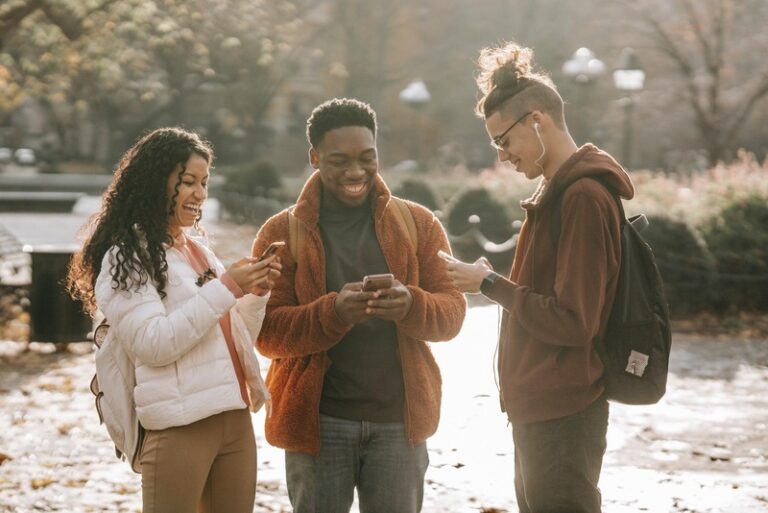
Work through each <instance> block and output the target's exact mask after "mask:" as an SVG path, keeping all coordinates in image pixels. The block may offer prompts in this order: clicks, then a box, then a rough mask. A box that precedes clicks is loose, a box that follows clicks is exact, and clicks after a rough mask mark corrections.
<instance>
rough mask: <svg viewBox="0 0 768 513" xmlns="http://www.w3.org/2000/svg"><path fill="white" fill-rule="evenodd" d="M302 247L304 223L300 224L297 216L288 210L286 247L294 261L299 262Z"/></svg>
mask: <svg viewBox="0 0 768 513" xmlns="http://www.w3.org/2000/svg"><path fill="white" fill-rule="evenodd" d="M303 247H304V225H303V224H301V222H300V221H299V218H298V217H296V216H295V215H294V214H293V211H292V210H290V211H288V249H289V250H290V252H291V257H292V258H293V261H294V262H296V263H298V262H299V253H301V250H302V249H303Z"/></svg>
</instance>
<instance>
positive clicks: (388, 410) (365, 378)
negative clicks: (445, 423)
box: [319, 203, 404, 422]
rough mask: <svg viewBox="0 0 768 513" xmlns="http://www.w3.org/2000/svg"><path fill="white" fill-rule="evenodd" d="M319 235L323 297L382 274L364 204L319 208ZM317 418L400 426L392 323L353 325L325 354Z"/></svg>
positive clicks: (400, 381) (381, 260) (400, 401)
mask: <svg viewBox="0 0 768 513" xmlns="http://www.w3.org/2000/svg"><path fill="white" fill-rule="evenodd" d="M319 226H320V233H321V234H322V237H323V246H324V247H325V275H326V289H327V291H328V292H332V291H333V292H338V291H340V290H341V288H342V287H343V286H344V285H345V284H346V283H350V282H356V281H362V279H363V276H365V275H366V274H380V273H388V272H389V268H388V267H387V262H386V260H385V259H384V254H383V253H382V251H381V246H380V245H379V240H378V239H377V238H376V231H375V226H374V222H373V213H372V211H371V206H370V203H366V204H365V205H363V206H361V207H358V208H346V207H335V208H333V209H331V208H327V207H325V206H324V207H323V208H322V209H321V211H320V222H319ZM328 356H329V357H330V359H331V362H332V364H331V367H330V368H329V369H328V372H327V373H326V375H325V380H324V382H323V394H322V397H321V399H320V412H321V413H323V414H325V415H330V416H333V417H339V418H343V419H349V420H368V421H372V422H402V420H403V401H404V398H403V395H404V391H403V371H402V368H401V366H400V359H399V352H398V348H397V331H396V327H395V323H394V322H392V321H386V320H383V319H379V318H371V319H368V320H366V321H363V322H361V323H358V324H356V325H355V326H354V327H353V328H352V329H351V330H350V331H349V332H348V333H347V334H346V335H345V336H344V338H342V339H341V341H339V343H338V344H336V345H335V346H333V347H332V348H331V349H330V350H329V351H328Z"/></svg>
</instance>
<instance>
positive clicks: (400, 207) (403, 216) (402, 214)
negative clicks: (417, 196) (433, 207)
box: [392, 196, 419, 252]
mask: <svg viewBox="0 0 768 513" xmlns="http://www.w3.org/2000/svg"><path fill="white" fill-rule="evenodd" d="M392 203H394V205H395V213H396V215H397V219H398V221H399V222H400V225H401V226H403V227H404V228H405V231H406V232H407V233H408V240H409V241H410V243H411V247H412V248H413V251H414V252H415V251H417V250H418V248H419V238H418V232H417V231H416V222H415V221H414V220H413V214H412V213H411V209H410V208H408V205H407V204H406V202H405V201H403V200H401V199H400V198H396V197H394V196H392Z"/></svg>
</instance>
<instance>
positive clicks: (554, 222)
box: [549, 176, 627, 247]
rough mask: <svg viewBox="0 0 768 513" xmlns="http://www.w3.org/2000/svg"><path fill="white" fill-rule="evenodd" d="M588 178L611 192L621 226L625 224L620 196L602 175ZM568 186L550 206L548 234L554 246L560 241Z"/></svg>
mask: <svg viewBox="0 0 768 513" xmlns="http://www.w3.org/2000/svg"><path fill="white" fill-rule="evenodd" d="M589 178H590V179H592V180H594V181H596V182H597V183H599V184H600V185H602V186H603V187H604V188H605V189H607V190H608V192H609V193H611V196H613V199H614V200H615V201H616V205H618V207H619V219H620V221H621V226H624V225H625V224H627V216H626V215H625V214H624V204H623V203H622V201H621V197H620V196H619V195H618V194H617V193H616V192H615V191H614V190H613V187H611V186H610V185H608V183H607V182H606V181H605V180H604V179H603V178H602V177H599V176H591V177H589ZM568 187H570V185H568ZM568 187H566V188H564V189H563V190H562V191H560V192H559V193H558V194H557V196H556V197H555V199H554V205H553V206H552V219H551V222H550V225H549V235H550V238H551V240H552V246H554V247H557V245H558V242H559V241H560V232H561V231H562V227H563V226H562V223H563V221H562V219H561V218H562V208H563V196H565V191H567V190H568Z"/></svg>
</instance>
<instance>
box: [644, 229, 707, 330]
mask: <svg viewBox="0 0 768 513" xmlns="http://www.w3.org/2000/svg"><path fill="white" fill-rule="evenodd" d="M648 221H649V225H648V227H647V228H646V229H645V230H643V231H642V232H641V235H642V237H643V239H644V240H645V241H646V242H647V243H648V244H649V245H650V246H651V248H652V249H653V251H654V254H655V255H656V262H657V264H658V265H659V270H660V272H661V276H662V278H663V279H664V289H665V291H666V293H667V299H668V300H669V307H670V313H671V314H672V316H681V315H685V314H690V313H695V312H700V311H702V310H706V309H708V308H710V307H711V305H712V300H713V292H714V286H715V270H716V264H715V261H714V258H713V257H712V255H711V253H710V252H709V251H708V250H707V247H706V244H704V241H703V240H702V239H701V237H700V236H698V235H697V234H696V233H695V232H694V231H693V229H692V228H691V227H689V226H688V225H687V224H686V223H683V222H680V221H676V220H673V219H669V218H668V217H659V216H650V217H649V218H648Z"/></svg>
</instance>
